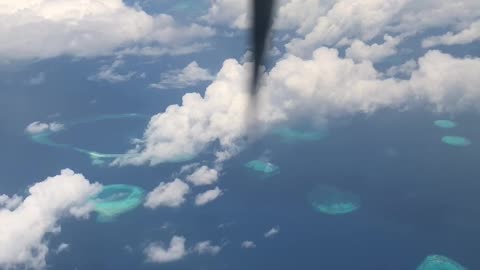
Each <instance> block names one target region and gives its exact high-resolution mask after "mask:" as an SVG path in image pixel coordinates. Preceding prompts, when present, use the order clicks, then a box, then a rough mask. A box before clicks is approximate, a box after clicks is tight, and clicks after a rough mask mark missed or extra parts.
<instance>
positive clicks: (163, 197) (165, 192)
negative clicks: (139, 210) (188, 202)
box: [144, 179, 190, 208]
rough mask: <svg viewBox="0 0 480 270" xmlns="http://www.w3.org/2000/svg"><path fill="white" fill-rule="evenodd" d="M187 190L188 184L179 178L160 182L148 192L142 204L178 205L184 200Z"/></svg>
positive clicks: (152, 206) (153, 205)
mask: <svg viewBox="0 0 480 270" xmlns="http://www.w3.org/2000/svg"><path fill="white" fill-rule="evenodd" d="M189 191H190V188H189V186H188V185H187V184H186V183H185V182H183V181H182V180H180V179H175V180H174V181H172V182H169V183H165V182H161V183H160V184H159V185H158V186H157V187H156V188H155V189H154V190H153V191H151V192H150V193H148V195H147V197H146V200H145V203H144V205H145V207H148V208H157V207H160V206H166V207H179V206H180V205H182V204H183V203H184V202H185V195H187V194H188V192H189Z"/></svg>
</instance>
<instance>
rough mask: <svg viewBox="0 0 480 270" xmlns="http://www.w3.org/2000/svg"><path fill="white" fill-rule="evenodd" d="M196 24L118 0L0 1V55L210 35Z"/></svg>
mask: <svg viewBox="0 0 480 270" xmlns="http://www.w3.org/2000/svg"><path fill="white" fill-rule="evenodd" d="M213 34H214V30H213V29H211V28H209V27H205V26H201V25H198V24H190V25H185V26H184V25H179V24H178V23H177V22H175V20H174V19H173V17H171V16H169V15H165V14H159V15H149V14H147V13H145V12H144V11H143V10H140V9H139V8H138V6H137V7H130V6H127V5H126V4H125V3H124V2H123V1H122V0H70V1H49V0H38V1H31V0H17V1H13V2H12V1H9V2H8V1H7V2H5V1H4V3H2V5H0V39H1V40H2V42H1V44H0V59H7V60H8V59H37V58H41V59H44V58H50V57H56V56H60V55H73V56H79V57H88V56H96V55H103V54H111V53H112V52H113V51H114V50H116V49H118V48H121V47H128V46H132V45H133V44H145V46H146V45H149V46H151V45H154V46H160V47H163V48H175V47H177V46H178V45H184V44H188V43H190V42H191V41H193V40H198V39H203V38H206V37H211V36H212V35H213Z"/></svg>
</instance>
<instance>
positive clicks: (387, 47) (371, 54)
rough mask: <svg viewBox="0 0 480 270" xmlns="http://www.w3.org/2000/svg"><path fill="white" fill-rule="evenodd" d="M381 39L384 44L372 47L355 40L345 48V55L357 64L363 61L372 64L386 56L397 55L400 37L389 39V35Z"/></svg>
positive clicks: (375, 44)
mask: <svg viewBox="0 0 480 270" xmlns="http://www.w3.org/2000/svg"><path fill="white" fill-rule="evenodd" d="M383 39H384V40H385V41H384V43H382V44H377V43H374V44H372V45H368V44H365V43H364V42H363V41H361V40H355V41H353V42H352V45H350V47H349V48H347V50H346V52H345V54H346V56H347V57H348V58H352V59H353V60H355V61H358V62H360V61H365V60H368V61H371V62H373V63H376V62H380V61H381V60H383V59H384V58H386V57H388V56H392V55H395V54H396V53H397V48H396V46H397V45H398V44H399V43H400V41H401V38H400V37H391V36H389V35H385V36H384V37H383Z"/></svg>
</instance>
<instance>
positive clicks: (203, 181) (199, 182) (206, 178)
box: [186, 166, 218, 186]
mask: <svg viewBox="0 0 480 270" xmlns="http://www.w3.org/2000/svg"><path fill="white" fill-rule="evenodd" d="M186 180H187V181H188V182H190V183H192V184H194V185H195V186H203V185H211V184H214V183H215V182H217V180H218V171H217V170H216V169H210V168H208V167H207V166H202V167H200V168H198V169H196V170H195V171H194V172H193V173H192V174H190V175H188V176H187V177H186Z"/></svg>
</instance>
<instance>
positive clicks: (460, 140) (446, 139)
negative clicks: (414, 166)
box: [442, 136, 472, 147]
mask: <svg viewBox="0 0 480 270" xmlns="http://www.w3.org/2000/svg"><path fill="white" fill-rule="evenodd" d="M442 142H443V143H446V144H448V145H452V146H458V147H466V146H469V145H471V144H472V142H471V141H470V140H469V139H467V138H465V137H460V136H443V137H442Z"/></svg>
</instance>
